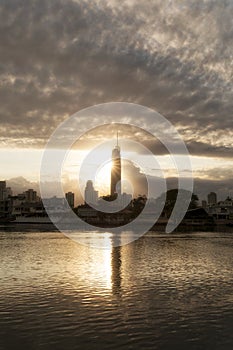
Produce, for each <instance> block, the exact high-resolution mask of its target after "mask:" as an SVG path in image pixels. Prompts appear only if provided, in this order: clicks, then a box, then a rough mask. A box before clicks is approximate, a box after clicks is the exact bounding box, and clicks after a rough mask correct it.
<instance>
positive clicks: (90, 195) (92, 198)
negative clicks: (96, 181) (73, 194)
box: [85, 180, 98, 205]
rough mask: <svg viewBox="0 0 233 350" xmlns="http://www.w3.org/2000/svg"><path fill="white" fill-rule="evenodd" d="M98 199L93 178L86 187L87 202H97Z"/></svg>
mask: <svg viewBox="0 0 233 350" xmlns="http://www.w3.org/2000/svg"><path fill="white" fill-rule="evenodd" d="M97 201H98V191H95V189H94V186H93V182H92V181H91V180H88V181H87V184H86V188H85V203H86V204H90V205H91V204H96V203H97Z"/></svg>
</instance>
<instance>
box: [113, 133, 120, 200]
mask: <svg viewBox="0 0 233 350" xmlns="http://www.w3.org/2000/svg"><path fill="white" fill-rule="evenodd" d="M116 194H121V150H120V147H119V145H118V133H117V144H116V146H115V147H114V148H113V150H112V169H111V196H114V195H116Z"/></svg>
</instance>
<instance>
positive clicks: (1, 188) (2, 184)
mask: <svg viewBox="0 0 233 350" xmlns="http://www.w3.org/2000/svg"><path fill="white" fill-rule="evenodd" d="M5 199H6V181H0V201H4V200H5Z"/></svg>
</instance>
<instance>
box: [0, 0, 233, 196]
mask: <svg viewBox="0 0 233 350" xmlns="http://www.w3.org/2000/svg"><path fill="white" fill-rule="evenodd" d="M12 4H14V5H12ZM33 4H34V5H33V6H32V3H31V2H30V0H26V1H24V2H14V1H13V0H9V1H4V2H2V3H1V4H0V8H1V11H0V16H1V21H0V22H1V26H2V33H3V34H2V37H1V40H0V45H1V52H4V55H3V56H2V64H1V70H0V77H1V82H2V84H1V87H0V97H1V101H2V103H1V106H0V121H1V128H0V163H1V177H2V178H4V179H7V180H8V179H11V178H15V177H18V176H22V177H24V178H26V179H28V181H29V182H32V183H33V182H38V181H39V172H40V161H41V157H42V155H43V149H44V147H45V145H46V142H47V141H48V139H49V138H50V136H51V134H52V132H53V131H54V130H55V129H56V128H57V127H58V126H59V124H60V123H61V122H62V121H64V120H66V119H67V118H68V117H69V116H70V115H72V114H73V113H75V112H77V111H79V110H81V109H82V108H86V107H89V106H93V105H95V104H99V103H105V102H112V101H126V102H131V103H139V104H141V105H144V106H147V107H149V108H152V109H154V110H156V111H158V112H159V113H161V114H162V115H164V116H165V117H166V118H167V119H168V120H169V121H170V122H171V123H173V125H174V126H175V127H176V128H177V130H178V131H179V133H180V134H181V136H182V137H183V139H184V141H185V143H186V144H187V147H188V149H189V151H190V154H191V162H192V165H193V169H194V180H195V184H196V189H197V190H196V191H195V192H198V195H199V196H200V197H203V196H204V195H206V194H207V193H208V191H210V190H211V188H214V189H215V191H216V192H217V193H218V196H220V197H222V198H223V197H225V196H226V195H227V194H230V195H231V194H232V193H233V184H232V183H233V170H232V169H233V157H232V154H233V148H232V136H233V124H232V118H231V113H232V64H231V61H232V47H233V45H232V36H231V35H230V33H231V27H232V25H231V18H232V11H233V6H232V1H221V2H220V1H219V2H217V1H215V2H214V3H213V1H212V0H207V1H204V2H196V1H194V0H191V1H184V2H180V1H168V2H167V1H162V0H156V1H155V2H153V3H151V2H150V3H149V2H147V1H141V0H140V1H139V0H134V1H131V0H126V1H122V2H121V4H120V6H119V4H118V3H117V2H116V1H115V0H109V1H105V0H104V1H101V2H99V1H92V2H90V1H86V0H82V1H79V0H75V1H71V0H67V1H66V5H65V6H64V4H63V2H62V1H60V0H58V1H56V4H55V2H52V3H50V4H48V3H46V2H41V1H38V0H36V1H34V2H33ZM12 6H14V9H15V10H14V13H12ZM9 14H11V15H9ZM43 18H46V25H45V26H44V24H43ZM68 18H69V20H68ZM63 24H64V25H63ZM209 28H211V30H209ZM19 33H21V34H19ZM48 33H49V35H48ZM19 35H20V40H19ZM126 119H127V116H126ZM104 122H105V123H108V122H109V123H110V124H111V116H109V118H106V119H105V120H104ZM86 127H87V125H86V124H85V121H84V122H83V124H82V125H81V126H80V128H81V129H82V128H83V130H85V128H86ZM150 127H151V129H152V130H154V129H155V128H156V125H150ZM114 133H115V130H111V129H110V127H108V128H106V130H105V131H104V132H102V131H101V130H100V129H99V130H96V132H95V134H92V135H90V137H89V138H88V139H87V140H83V141H82V142H81V143H82V147H81V149H80V150H79V151H77V155H78V157H79V158H82V157H84V156H85V155H86V154H87V153H88V152H89V150H90V149H91V147H92V146H93V145H95V144H96V143H98V142H99V141H100V140H107V139H108V140H110V139H111V138H113V137H114ZM128 134H129V132H128V131H127V130H126V131H125V132H124V130H121V135H122V138H124V137H127V135H128ZM135 139H136V140H140V141H142V142H144V144H145V145H146V146H148V147H149V148H151V149H153V152H154V154H156V155H157V156H158V158H160V160H161V162H164V163H166V161H167V158H166V157H167V156H166V154H164V153H163V150H161V148H160V146H159V145H158V144H157V143H156V142H153V141H151V139H150V138H149V137H148V136H147V137H146V135H143V134H140V133H138V134H135ZM81 143H80V145H81ZM131 151H132V156H133V157H137V156H138V157H140V154H138V153H137V151H136V150H131ZM168 170H169V169H168ZM167 177H168V178H171V181H173V180H172V178H173V175H171V174H168V175H167ZM22 181H23V180H22ZM30 187H31V186H30ZM199 188H200V191H199Z"/></svg>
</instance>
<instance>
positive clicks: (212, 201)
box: [208, 192, 217, 205]
mask: <svg viewBox="0 0 233 350" xmlns="http://www.w3.org/2000/svg"><path fill="white" fill-rule="evenodd" d="M216 203H217V194H216V193H215V192H210V193H209V194H208V204H209V205H213V204H216Z"/></svg>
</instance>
